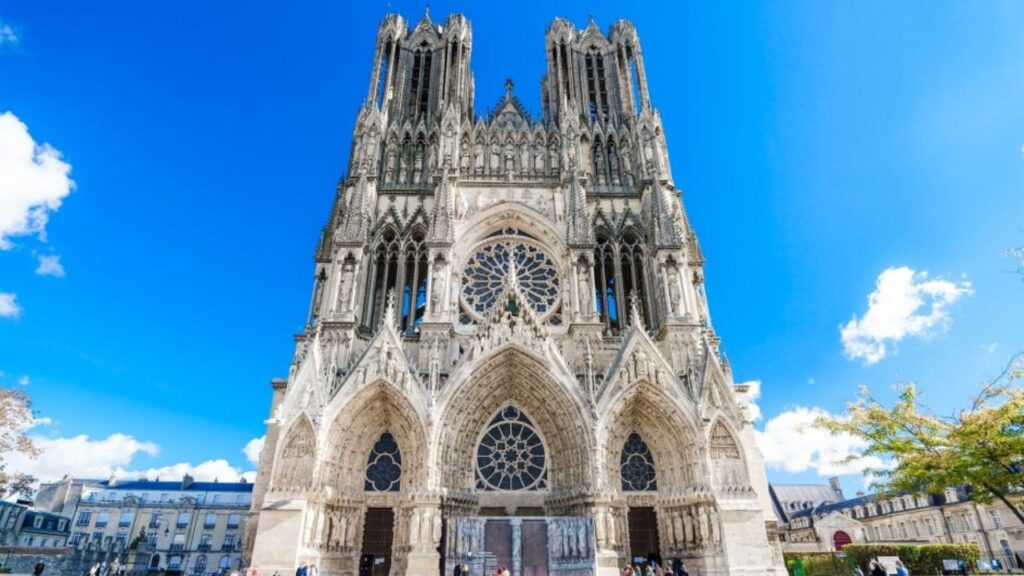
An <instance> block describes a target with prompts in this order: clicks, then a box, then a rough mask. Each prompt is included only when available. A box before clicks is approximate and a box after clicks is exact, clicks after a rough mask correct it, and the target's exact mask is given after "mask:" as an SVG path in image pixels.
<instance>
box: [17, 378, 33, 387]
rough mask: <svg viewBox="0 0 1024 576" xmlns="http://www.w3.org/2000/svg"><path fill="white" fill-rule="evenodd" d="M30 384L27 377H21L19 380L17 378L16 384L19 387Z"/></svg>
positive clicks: (29, 379)
mask: <svg viewBox="0 0 1024 576" xmlns="http://www.w3.org/2000/svg"><path fill="white" fill-rule="evenodd" d="M31 383H32V379H31V378H29V377H28V376H22V377H21V378H18V384H20V385H21V386H28V385H29V384H31Z"/></svg>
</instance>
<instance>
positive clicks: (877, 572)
mask: <svg viewBox="0 0 1024 576" xmlns="http://www.w3.org/2000/svg"><path fill="white" fill-rule="evenodd" d="M871 576H889V575H888V574H887V573H886V572H885V568H882V565H881V564H879V563H878V562H872V563H871Z"/></svg>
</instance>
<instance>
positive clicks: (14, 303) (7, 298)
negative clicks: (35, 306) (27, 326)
mask: <svg viewBox="0 0 1024 576" xmlns="http://www.w3.org/2000/svg"><path fill="white" fill-rule="evenodd" d="M19 315H21V306H18V296H17V295H16V294H14V293H13V292H0V318H17V317H18V316H19Z"/></svg>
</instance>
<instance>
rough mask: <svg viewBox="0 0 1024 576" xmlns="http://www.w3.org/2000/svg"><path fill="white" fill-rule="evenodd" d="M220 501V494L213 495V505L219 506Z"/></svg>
mask: <svg viewBox="0 0 1024 576" xmlns="http://www.w3.org/2000/svg"><path fill="white" fill-rule="evenodd" d="M220 499H221V495H220V494H214V495H213V503H214V504H220V503H221V502H220Z"/></svg>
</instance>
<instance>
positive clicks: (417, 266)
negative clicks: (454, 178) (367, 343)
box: [363, 226, 428, 337]
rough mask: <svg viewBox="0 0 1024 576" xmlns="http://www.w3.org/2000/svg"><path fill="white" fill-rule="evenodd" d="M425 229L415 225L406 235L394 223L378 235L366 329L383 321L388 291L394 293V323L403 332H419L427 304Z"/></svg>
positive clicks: (365, 313) (410, 334)
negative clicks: (402, 236) (402, 235)
mask: <svg viewBox="0 0 1024 576" xmlns="http://www.w3.org/2000/svg"><path fill="white" fill-rule="evenodd" d="M425 240H426V233H425V232H424V230H423V228H422V227H416V228H413V230H412V231H411V232H409V233H408V234H407V235H406V236H405V237H404V238H401V237H400V236H399V234H398V231H397V230H395V229H394V228H393V227H390V226H389V227H387V228H385V229H384V230H383V231H382V232H381V233H380V234H379V235H378V236H377V242H376V245H375V248H374V252H373V261H372V263H371V268H370V273H369V276H368V279H369V286H368V287H367V290H366V299H365V302H364V304H363V330H365V331H368V332H372V331H373V330H376V329H377V327H378V326H379V325H380V322H381V318H383V316H384V308H385V307H386V306H387V297H388V292H390V291H392V290H394V293H395V316H396V318H395V320H396V322H397V323H398V325H397V326H396V327H395V328H397V329H398V330H399V332H401V333H402V334H403V335H404V336H407V337H415V336H417V335H418V334H419V328H420V323H421V322H422V321H423V314H424V312H425V311H426V305H427V271H428V266H427V249H426V246H425Z"/></svg>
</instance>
